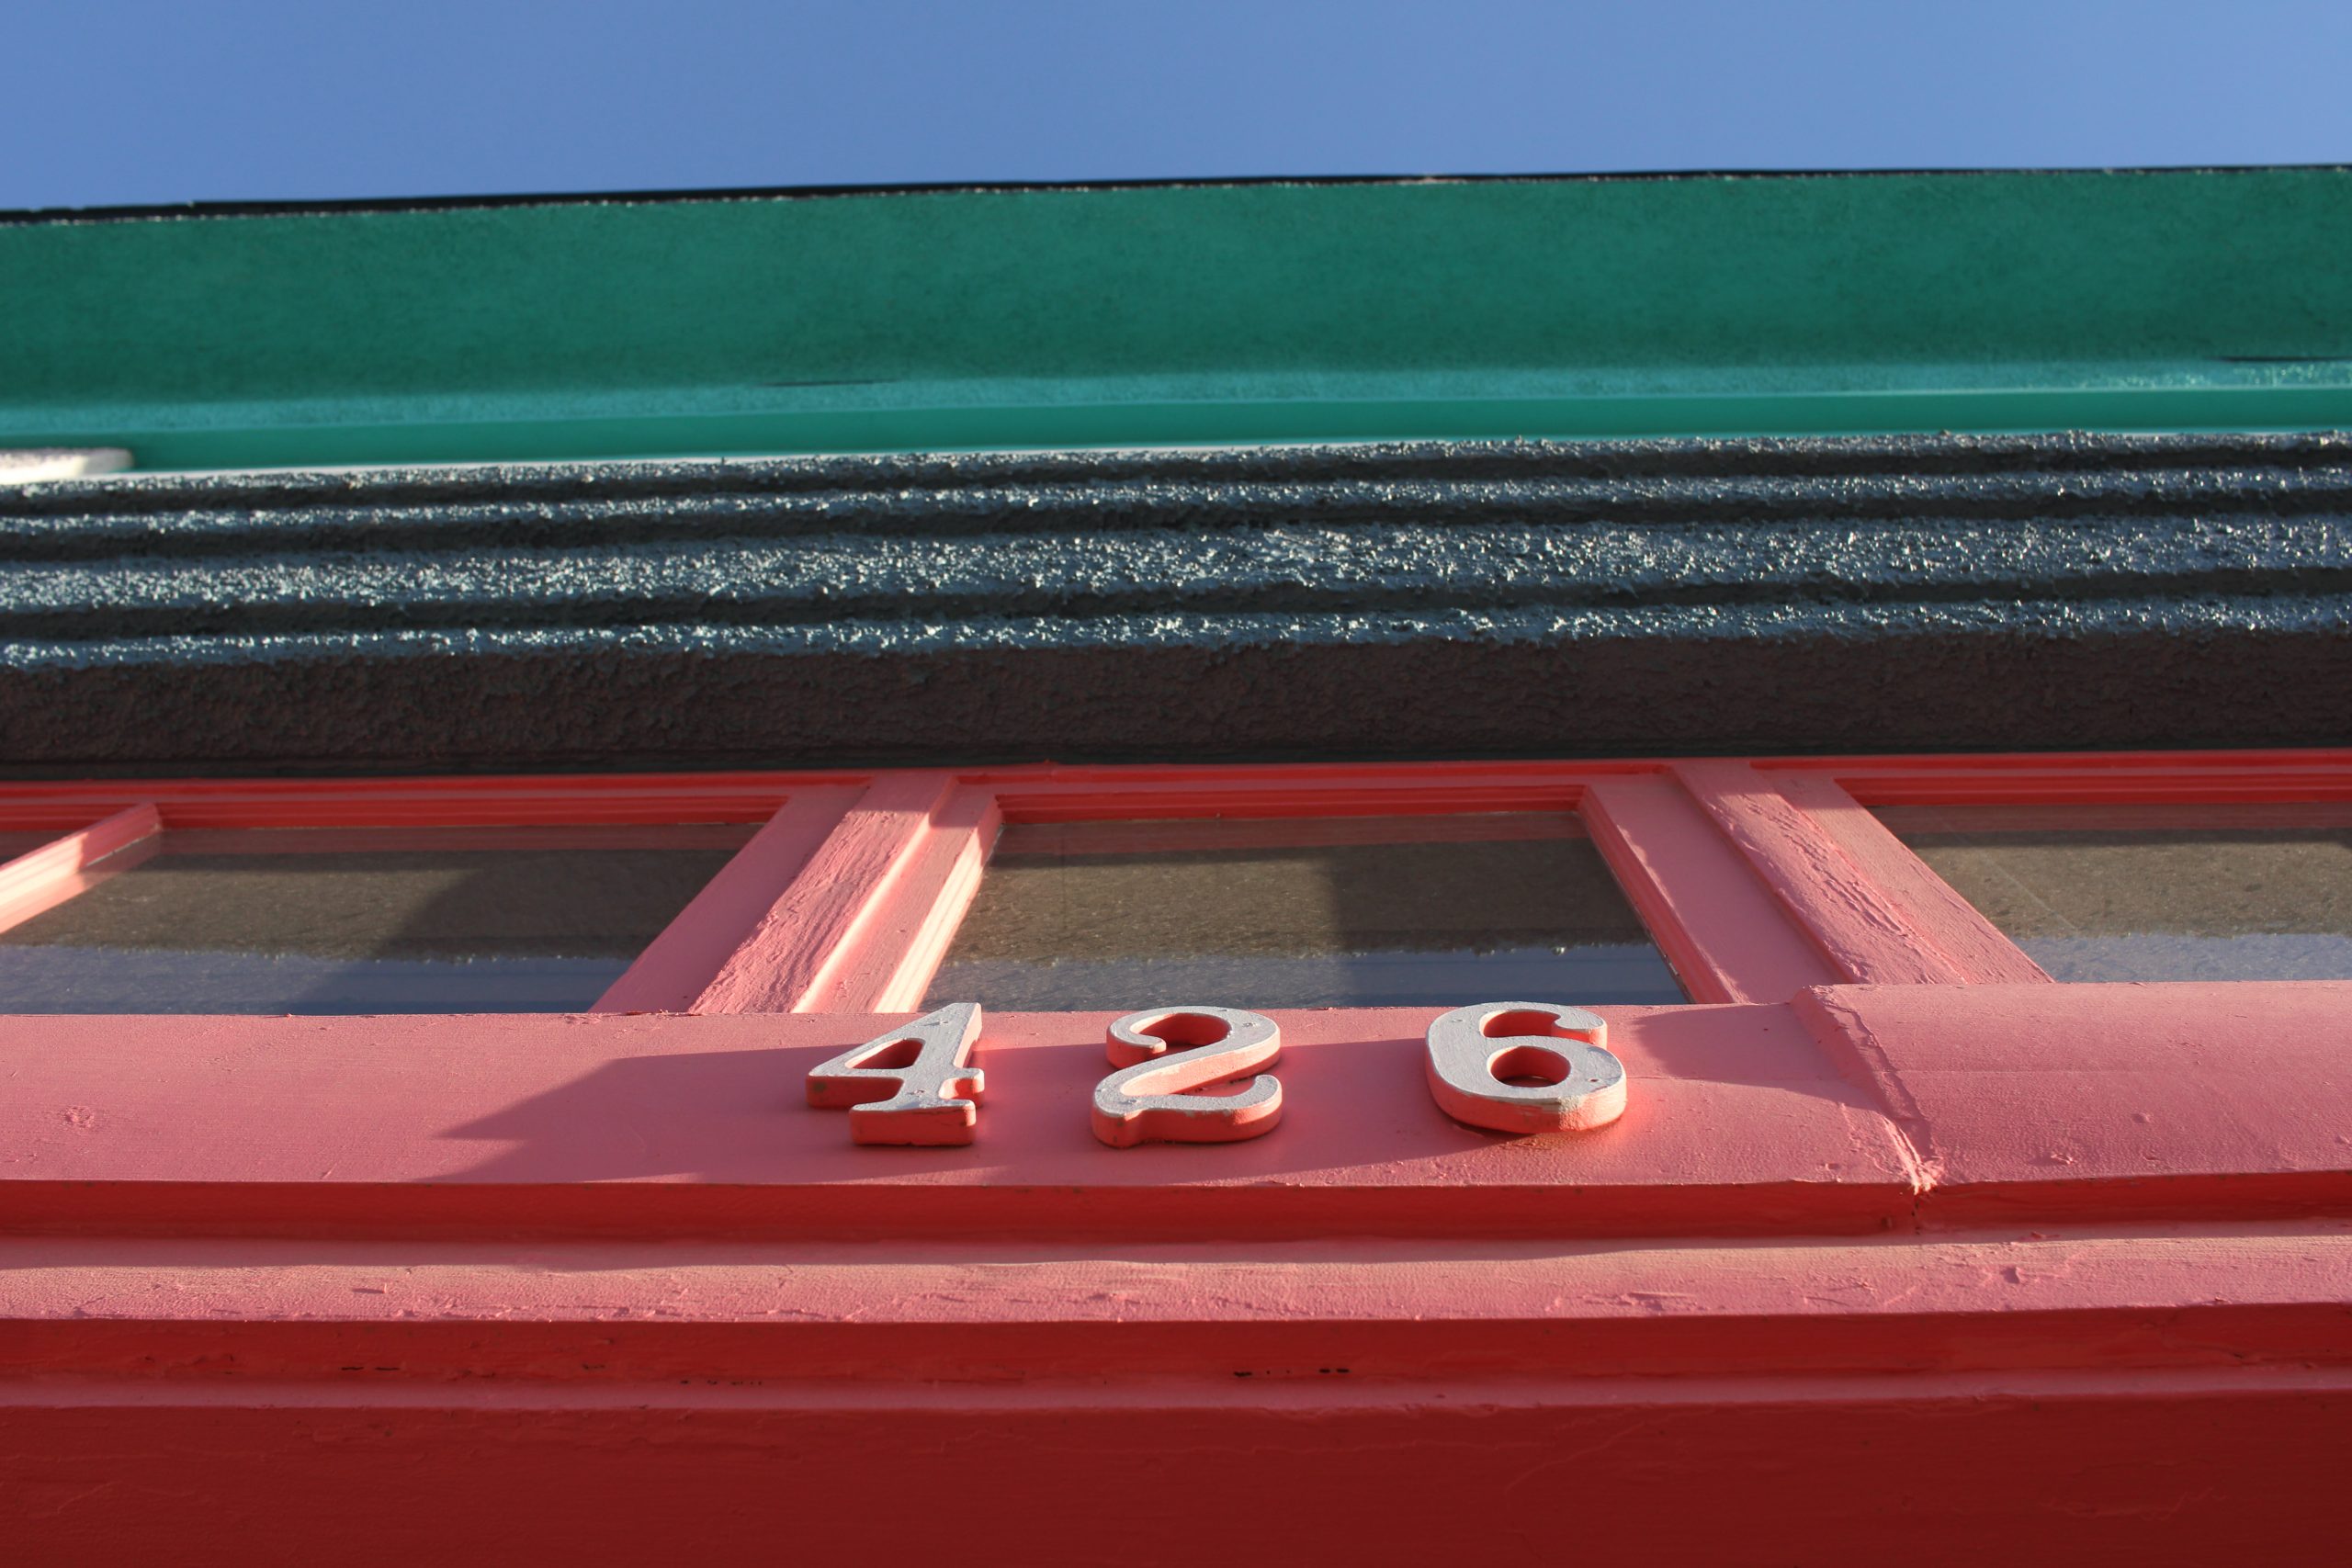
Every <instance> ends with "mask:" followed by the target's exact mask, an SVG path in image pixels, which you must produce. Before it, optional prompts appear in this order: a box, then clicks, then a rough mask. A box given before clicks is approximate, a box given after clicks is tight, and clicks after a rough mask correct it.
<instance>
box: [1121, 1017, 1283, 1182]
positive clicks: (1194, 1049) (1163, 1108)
mask: <svg viewBox="0 0 2352 1568" xmlns="http://www.w3.org/2000/svg"><path fill="white" fill-rule="evenodd" d="M1103 1044H1104V1047H1105V1050H1106V1053H1107V1054H1108V1055H1109V1056H1110V1059H1111V1065H1112V1066H1114V1067H1117V1068H1119V1069H1120V1070H1119V1071H1117V1072H1115V1073H1113V1074H1112V1075H1111V1076H1110V1077H1107V1078H1104V1079H1103V1081H1102V1082H1101V1083H1099V1084H1096V1085H1095V1086H1094V1135H1095V1136H1096V1137H1098V1138H1100V1139H1102V1140H1103V1142H1104V1143H1106V1144H1108V1145H1111V1146H1112V1147H1113V1148H1120V1149H1124V1148H1131V1147H1133V1146H1134V1145H1136V1144H1143V1143H1151V1142H1155V1141H1156V1142H1159V1143H1170V1144H1231V1143H1238V1142H1239V1141H1240V1140H1242V1139H1244V1138H1257V1137H1262V1136H1264V1135H1265V1134H1268V1133H1271V1132H1272V1131H1273V1130H1274V1124H1275V1123H1276V1122H1280V1121H1281V1120H1282V1114H1283V1085H1282V1080H1281V1079H1280V1078H1278V1077H1274V1076H1273V1075H1272V1074H1271V1073H1259V1074H1258V1076H1257V1077H1254V1078H1252V1079H1250V1086H1249V1087H1248V1088H1247V1089H1243V1090H1242V1091H1241V1092H1240V1093H1238V1094H1196V1093H1193V1092H1190V1091H1192V1090H1195V1089H1206V1088H1207V1087H1208V1086H1209V1085H1211V1084H1214V1083H1222V1082H1223V1081H1225V1080H1226V1079H1227V1078H1233V1077H1240V1076H1241V1075H1242V1074H1243V1073H1247V1072H1255V1071H1256V1070H1257V1069H1258V1068H1260V1067H1269V1066H1273V1064H1274V1061H1275V1059H1276V1058H1278V1057H1279V1056H1281V1055H1282V1054H1283V1032H1282V1029H1281V1027H1280V1026H1279V1025H1278V1024H1276V1023H1275V1022H1274V1021H1273V1020H1272V1019H1271V1018H1268V1017H1267V1016H1266V1015H1265V1014H1263V1013H1257V1012H1243V1011H1241V1010H1239V1009H1238V1008H1152V1009H1149V1010H1146V1011H1144V1012H1131V1013H1129V1014H1127V1016H1126V1017H1125V1018H1123V1019H1120V1020H1119V1021H1116V1022H1114V1023H1113V1024H1112V1025H1111V1027H1110V1030H1109V1032H1107V1033H1106V1034H1105V1035H1104V1038H1103ZM1171 1046H1172V1047H1174V1048H1175V1049H1174V1050H1173V1051H1172V1052H1171V1051H1170V1047H1171Z"/></svg>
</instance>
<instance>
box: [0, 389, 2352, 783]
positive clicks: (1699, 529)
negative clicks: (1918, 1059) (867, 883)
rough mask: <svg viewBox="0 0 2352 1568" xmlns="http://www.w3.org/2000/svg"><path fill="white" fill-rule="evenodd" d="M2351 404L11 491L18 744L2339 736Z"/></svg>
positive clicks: (465, 757)
mask: <svg viewBox="0 0 2352 1568" xmlns="http://www.w3.org/2000/svg"><path fill="white" fill-rule="evenodd" d="M2347 519H2352V439H2347V438H2346V437H2344V436H2340V435H2297V436H2254V435H2224V436H2169V437H2121V436H2090V435H2066V436H2052V437H2018V438H1976V437H1966V438H1963V437H1888V438H1868V439H1854V440H1820V439H1812V440H1791V441H1763V440H1758V441H1697V440H1693V441H1654V442H1622V443H1590V444H1557V443H1464V444H1421V445H1400V446H1294V447H1255V448H1247V449H1237V450H1225V451H1204V452H1162V453H1057V454H1044V455H993V456H989V455H981V456H950V457H871V458H842V457H825V458H806V459H763V460H756V461H753V460H729V461H715V460H714V461H692V462H661V463H626V464H625V463H586V464H567V465H560V466H543V467H491V468H435V469H368V470H350V471H320V472H300V473H285V474H248V475H197V476H176V477H175V476H130V477H123V478H117V479H107V480H90V481H64V482H58V483H48V484H36V485H29V486H25V487H22V488H20V489H16V490H11V491H0V632H4V633H5V636H6V649H5V654H0V748H5V756H6V762H7V764H8V765H9V766H12V767H13V768H15V769H16V770H17V771H18V772H40V773H54V772H58V771H61V770H62V771H74V770H79V769H108V770H112V769H126V768H135V769H189V770H193V769H208V768H209V769H227V770H238V771H257V770H281V769H308V768H353V767H378V766H384V767H401V768H433V769H451V768H456V769H464V768H481V767H499V766H523V765H528V766H548V765H555V766H566V765H574V764H578V765H596V766H613V765H646V764H650V765H656V766H660V765H684V764H690V763H692V764H703V763H713V762H745V763H773V764H808V763H826V762H834V761H842V762H847V761H893V762H906V761H938V760H982V759H989V760H1000V759H1008V758H1046V757H1050V758H1057V759H1064V760H1076V759H1086V758H1151V759H1202V758H1209V757H1277V756H1280V757H1295V756H1353V757H1374V756H1431V755H1474V754H1485V755H1555V756H1564V755H1592V754H1603V753H1607V754H1628V753H1638V754H1660V753H1702V752H1724V751H1821V750H1918V749H1952V750H1975V749H1996V748H1997V749H2017V750H2037V749H2053V748H2072V747H2139V746H2247V745H2317V744H2341V743H2344V742H2346V740H2347V739H2352V704H2347V701H2346V699H2347V697H2348V696H2352V635H2347V631H2348V630H2352V617H2347V608H2352V600H2347V597H2346V595H2347V592H2352V525H2347Z"/></svg>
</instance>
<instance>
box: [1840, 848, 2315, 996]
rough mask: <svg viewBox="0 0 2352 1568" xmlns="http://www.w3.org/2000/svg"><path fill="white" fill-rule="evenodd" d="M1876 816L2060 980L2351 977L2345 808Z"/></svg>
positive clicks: (2035, 960)
mask: <svg viewBox="0 0 2352 1568" xmlns="http://www.w3.org/2000/svg"><path fill="white" fill-rule="evenodd" d="M1878 816H1879V819H1880V820H1881V821H1883V822H1884V823H1885V824H1886V825H1887V827H1888V828H1889V829H1893V831H1894V834H1895V835H1896V836H1897V837H1898V838H1900V839H1901V840H1903V841H1904V842H1905V843H1906V844H1908V845H1910V846H1911V848H1912V850H1913V852H1916V853H1917V855H1918V856H1919V858H1920V859H1921V860H1924V861H1926V862H1927V863H1928V865H1929V866H1931V867H1933V868H1934V870H1935V872H1936V874H1938V875H1939V876H1941V877H1942V878H1943V879H1944V880H1945V881H1946V882H1949V883H1951V886H1953V887H1954V888H1955V889H1956V890H1958V892H1959V893H1960V895H1961V897H1964V898H1966V899H1967V900H1968V901H1969V902H1970V903H1972V904H1973V905H1975V906H1976V908H1979V909H1981V910H1983V911H1984V913H1985V919H1989V920H1991V921H1992V922H1993V923H1994V924H1995V925H1996V926H1998V927H2000V928H2001V930H2002V931H2004V932H2006V933H2007V935H2008V937H2009V939H2010V940H2011V941H2013V942H2016V943H2017V944H2018V946H2019V947H2021V948H2023V949H2025V951H2026V953H2028V954H2029V955H2030V956H2031V957H2032V959H2033V961H2034V962H2035V963H2037V964H2041V966H2042V968H2044V969H2046V970H2048V971H2049V972H2050V974H2051V976H2052V978H2054V979H2059V980H2328V979H2347V978H2352V805H2345V804H2316V805H2312V804H2292V805H2277V804H2261V805H2241V806H1906V807H1881V808H1880V810H1879V812H1878Z"/></svg>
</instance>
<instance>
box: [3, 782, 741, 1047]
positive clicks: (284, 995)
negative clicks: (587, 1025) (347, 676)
mask: <svg viewBox="0 0 2352 1568" xmlns="http://www.w3.org/2000/svg"><path fill="white" fill-rule="evenodd" d="M755 831H757V829H756V828H755V827H753V826H752V825H749V824H744V825H740V826H739V825H734V824H727V825H719V826H707V827H705V826H696V827H650V828H637V827H628V828H468V829H398V828H370V829H255V830H250V831H233V832H231V831H218V832H216V831H188V832H182V831H169V832H165V833H164V834H162V835H160V836H158V837H157V838H154V839H150V840H146V841H145V842H143V843H141V844H135V845H133V846H131V847H130V849H127V850H124V851H123V852H120V853H119V854H115V855H109V856H108V857H107V858H106V859H105V860H103V861H100V862H98V863H96V865H94V866H93V867H91V868H90V870H89V871H88V872H86V873H85V879H86V880H87V882H88V886H86V887H85V890H84V891H83V892H81V893H79V894H77V895H75V896H74V897H72V898H69V899H67V900H66V901H65V902H63V903H62V904H59V905H57V906H56V907H55V908H51V909H49V910H46V911H44V912H43V913H41V914H40V915H37V916H35V917H34V918H32V919H29V920H27V921H25V922H24V923H23V924H22V925H19V926H16V927H13V928H11V929H10V930H8V931H5V932H0V1010H5V1011H8V1012H294V1013H355V1012H561V1011H573V1010H580V1009H582V1008H585V1007H588V1006H590V1005H591V1004H593V1003H594V1001H595V999H596V998H597V997H598V996H599V995H601V994H602V993H603V991H604V989H605V987H606V986H608V985H610V984H611V983H612V982H613V981H614V980H615V979H616V978H618V977H619V976H620V974H621V972H622V971H623V970H625V969H627V968H628V965H629V964H630V963H631V962H632V961H633V960H634V959H635V958H636V956H637V954H638V953H639V952H640V951H642V950H643V948H644V947H645V945H646V944H647V943H648V942H650V941H652V939H653V937H654V936H655V935H656V934H657V933H659V932H660V931H661V930H662V927H663V926H664V925H666V924H668V923H669V921H670V919H671V918H672V917H673V916H674V915H675V914H676V913H677V912H678V911H679V910H680V909H681V908H684V906H685V904H686V902H687V901H688V900H689V899H691V898H692V897H694V896H695V893H697V892H698V891H700V890H701V888H702V886H703V884H705V883H706V882H707V881H708V880H709V879H710V878H711V876H712V875H713V874H715V873H717V871H718V868H719V867H720V866H722V865H724V864H726V863H727V861H728V859H729V856H730V855H732V854H733V852H735V850H736V849H738V848H740V847H741V845H742V844H743V843H744V842H745V841H746V840H749V839H750V837H751V836H752V833H753V832H755Z"/></svg>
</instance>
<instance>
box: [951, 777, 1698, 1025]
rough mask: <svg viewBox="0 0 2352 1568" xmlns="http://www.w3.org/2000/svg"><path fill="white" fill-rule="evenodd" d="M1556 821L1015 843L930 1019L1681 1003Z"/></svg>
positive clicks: (1290, 827)
mask: <svg viewBox="0 0 2352 1568" xmlns="http://www.w3.org/2000/svg"><path fill="white" fill-rule="evenodd" d="M1682 999H1683V995H1682V990H1681V987H1679V986H1678V985H1677V984H1676V982H1675V978H1674V974H1673V971H1672V970H1671V969H1669V968H1668V966H1667V963H1666V960H1665V959H1664V957H1662V956H1661V955H1660V954H1659V953H1658V950H1657V947H1656V945H1654V944H1653V943H1652V942H1651V941H1650V939H1649V933H1648V932H1647V931H1644V930H1643V929H1642V923H1641V920H1640V919H1639V918H1638V917H1636V916H1635V914H1634V910H1633V907H1632V906H1631V905H1630V904H1628V903H1627V902H1626V900H1625V896H1624V894H1623V893H1622V892H1620V891H1619V890H1618V887H1617V884H1616V882H1615V880H1614V879H1613V878H1612V877H1611V875H1610V874H1609V869H1608V867H1607V866H1606V865H1605V864H1604V863H1602V861H1601V858H1600V852H1599V851H1597V850H1596V849H1595V848H1594V847H1593V845H1592V843H1591V841H1590V840H1589V839H1588V838H1587V837H1586V836H1585V833H1584V829H1583V826H1582V824H1581V823H1580V822H1579V821H1578V820H1577V818H1575V817H1574V816H1573V815H1570V814H1568V813H1566V812H1514V813H1498V814H1494V815H1483V816H1445V817H1386V818H1304V819H1299V818H1285V819H1277V820H1251V821H1228V820H1224V819H1221V818H1220V819H1187V820H1181V821H1124V822H1071V823H1035V824H1016V825H1013V826H1011V827H1008V828H1006V829H1004V832H1003V835H1002V836H1001V838H1000V839H999V840H997V844H996V851H995V853H994V854H993V855H992V856H991V857H990V859H989V865H988V870H987V872H986V874H984V875H983V877H982V879H981V882H980V890H979V895H978V897H977V898H975V899H974V900H973V903H972V908H971V910H970V912H969V913H968V914H967V915H966V917H965V919H964V923H963V925H962V926H961V928H960V929H958V931H956V942H955V945H954V946H953V947H952V948H951V949H950V950H949V952H948V954H947V958H946V961H945V963H944V964H942V965H941V967H940V970H939V974H938V976H936V977H935V978H934V979H933V982H932V988H931V1000H930V1001H929V1002H927V1003H926V1005H927V1006H937V1005H940V1004H942V1003H944V1002H948V1001H978V1002H981V1003H984V1004H985V1005H987V1006H989V1007H995V1008H1007V1009H1013V1010H1032V1011H1053V1010H1071V1011H1075V1010H1121V1011H1125V1010H1130V1009H1134V1008H1140V1007H1146V1006H1158V1005H1162V1004H1168V1003H1189V1002H1197V1003H1208V1004H1214V1005H1221V1006H1226V1007H1239V1008H1308V1007H1404V1006H1447V1007H1453V1006H1460V1005H1463V1004H1465V1003H1468V1002H1475V1001H1494V1000H1536V1001H1565V1002H1570V1003H1589V1002H1653V1003H1666V1002H1679V1001H1681V1000H1682Z"/></svg>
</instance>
